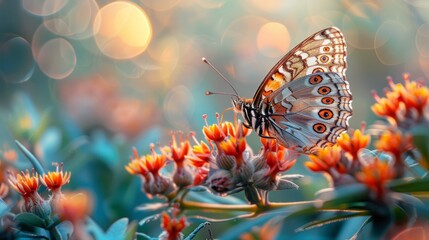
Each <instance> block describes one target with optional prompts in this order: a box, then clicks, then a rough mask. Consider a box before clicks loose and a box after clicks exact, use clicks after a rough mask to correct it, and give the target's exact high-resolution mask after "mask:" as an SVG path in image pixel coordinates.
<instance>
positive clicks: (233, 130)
mask: <svg viewBox="0 0 429 240" xmlns="http://www.w3.org/2000/svg"><path fill="white" fill-rule="evenodd" d="M225 124H226V125H227V128H228V133H229V135H231V136H232V137H235V138H242V137H247V136H249V134H250V133H251V132H252V130H251V129H250V128H246V127H244V126H243V124H242V123H241V121H240V120H238V121H236V122H235V124H232V123H231V122H225Z"/></svg>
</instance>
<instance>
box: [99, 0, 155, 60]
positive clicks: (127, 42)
mask: <svg viewBox="0 0 429 240" xmlns="http://www.w3.org/2000/svg"><path fill="white" fill-rule="evenodd" d="M94 37H95V41H96V43H97V45H98V48H99V49H100V51H101V52H102V53H103V54H105V55H106V56H108V57H111V58H114V59H129V58H133V57H135V56H137V55H139V54H141V53H142V52H143V51H144V50H146V48H147V46H148V45H149V42H150V40H151V38H152V26H151V23H150V21H149V18H148V16H147V15H146V13H145V12H144V11H143V9H141V8H140V7H139V6H138V5H136V4H134V3H132V2H125V1H118V2H113V3H110V4H107V5H106V6H104V7H102V8H101V9H100V11H99V12H98V13H97V16H96V18H95V22H94Z"/></svg>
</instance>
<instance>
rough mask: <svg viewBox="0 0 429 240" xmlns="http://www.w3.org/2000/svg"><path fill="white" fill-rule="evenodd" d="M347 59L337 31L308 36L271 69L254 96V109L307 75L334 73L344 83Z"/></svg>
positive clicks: (342, 42)
mask: <svg viewBox="0 0 429 240" xmlns="http://www.w3.org/2000/svg"><path fill="white" fill-rule="evenodd" d="M346 55H347V54H346V44H345V40H344V36H343V34H342V33H341V31H340V30H339V29H338V28H336V27H330V28H327V29H324V30H321V31H319V32H317V33H315V34H313V35H311V36H310V37H308V38H307V39H305V40H304V41H303V42H301V43H300V44H298V45H297V46H296V47H295V48H293V49H292V50H291V51H290V52H289V53H288V54H286V56H284V57H283V58H282V59H281V60H280V61H279V62H278V63H277V64H276V65H275V66H274V67H273V68H272V69H271V71H270V72H269V73H268V74H267V76H266V77H265V78H264V81H263V82H262V83H261V85H260V86H259V88H258V90H257V91H256V93H255V96H254V98H253V101H254V103H255V105H258V104H259V103H260V102H261V101H262V100H263V99H264V98H265V97H267V96H269V95H270V94H271V93H273V92H275V91H276V90H277V89H279V88H281V87H282V86H283V85H284V84H286V83H288V82H291V81H294V80H295V79H297V78H300V77H303V76H305V75H308V74H312V73H317V72H334V73H337V74H338V75H339V76H340V77H342V78H343V79H345V71H346V68H347V64H346Z"/></svg>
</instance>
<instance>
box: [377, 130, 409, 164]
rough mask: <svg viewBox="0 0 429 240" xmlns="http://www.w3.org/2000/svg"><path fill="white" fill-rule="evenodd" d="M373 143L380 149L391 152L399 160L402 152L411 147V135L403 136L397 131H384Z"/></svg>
mask: <svg viewBox="0 0 429 240" xmlns="http://www.w3.org/2000/svg"><path fill="white" fill-rule="evenodd" d="M374 145H375V147H376V148H377V149H379V150H381V151H384V152H390V153H392V154H393V156H394V157H395V159H396V161H399V160H400V159H401V156H402V154H403V153H404V152H406V151H409V150H411V149H413V137H412V136H411V135H409V134H408V135H405V136H404V135H402V133H401V132H399V131H396V132H392V131H385V132H384V133H383V134H382V135H381V136H380V139H379V140H378V141H377V142H376V143H375V144H374Z"/></svg>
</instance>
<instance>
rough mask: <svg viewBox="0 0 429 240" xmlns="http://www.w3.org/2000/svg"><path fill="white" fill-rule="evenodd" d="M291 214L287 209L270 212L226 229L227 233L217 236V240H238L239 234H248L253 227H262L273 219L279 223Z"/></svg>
mask: <svg viewBox="0 0 429 240" xmlns="http://www.w3.org/2000/svg"><path fill="white" fill-rule="evenodd" d="M292 208H293V207H291V209H292ZM291 212H292V211H290V210H289V209H288V211H285V210H281V211H271V212H268V213H266V214H264V215H261V216H259V217H258V218H255V219H250V220H244V221H243V222H241V223H240V224H236V225H234V227H233V228H230V229H228V231H225V232H223V234H222V235H221V236H219V239H222V240H233V239H234V240H235V239H239V237H240V235H241V234H243V233H244V232H250V231H251V230H252V228H254V227H255V226H262V225H264V224H265V223H267V222H268V221H269V220H271V219H273V218H278V220H279V221H281V220H283V219H284V218H286V217H287V216H289V214H290V213H291Z"/></svg>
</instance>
